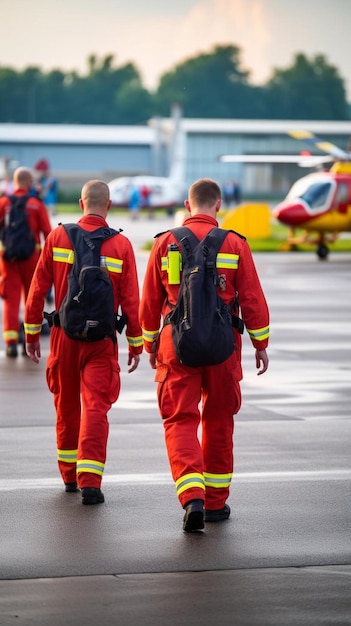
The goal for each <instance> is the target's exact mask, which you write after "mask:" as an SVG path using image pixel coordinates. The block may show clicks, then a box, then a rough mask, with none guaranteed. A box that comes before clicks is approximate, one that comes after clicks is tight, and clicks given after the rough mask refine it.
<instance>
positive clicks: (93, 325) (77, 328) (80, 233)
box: [44, 224, 120, 341]
mask: <svg viewBox="0 0 351 626" xmlns="http://www.w3.org/2000/svg"><path fill="white" fill-rule="evenodd" d="M63 227H64V229H65V231H66V233H67V235H68V236H69V238H70V241H71V243H72V245H73V248H74V262H73V267H72V270H71V272H70V273H69V275H68V289H67V293H66V295H65V297H64V299H63V301H62V304H61V306H60V309H59V311H58V313H53V314H50V315H48V314H44V316H45V317H46V319H48V321H49V324H50V319H49V317H50V316H51V317H52V318H53V319H52V322H51V324H50V325H52V323H53V324H54V325H55V326H61V327H62V328H63V330H64V331H65V333H66V335H68V337H70V338H71V339H79V340H81V341H98V340H100V339H105V338H106V337H112V339H114V331H115V329H116V327H117V325H116V319H117V318H116V312H115V310H114V297H113V287H112V283H111V280H110V278H109V276H108V271H107V268H102V267H100V248H101V244H102V242H103V241H105V240H106V239H109V238H110V237H113V236H114V235H118V234H119V232H120V231H117V230H114V229H113V228H107V227H101V228H98V229H97V230H94V231H92V232H88V231H86V230H84V229H83V228H80V226H78V225H77V224H63Z"/></svg>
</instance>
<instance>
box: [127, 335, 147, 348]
mask: <svg viewBox="0 0 351 626" xmlns="http://www.w3.org/2000/svg"><path fill="white" fill-rule="evenodd" d="M126 337H127V341H128V343H129V345H130V346H133V348H138V347H139V346H142V345H143V338H142V337H141V336H140V337H128V335H126Z"/></svg>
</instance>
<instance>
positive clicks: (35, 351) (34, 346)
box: [26, 341, 41, 363]
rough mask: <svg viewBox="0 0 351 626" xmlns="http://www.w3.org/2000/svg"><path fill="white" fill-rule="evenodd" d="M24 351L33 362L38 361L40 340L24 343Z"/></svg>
mask: <svg viewBox="0 0 351 626" xmlns="http://www.w3.org/2000/svg"><path fill="white" fill-rule="evenodd" d="M26 352H27V355H28V356H29V358H30V359H31V361H33V363H39V359H40V357H41V353H40V341H35V342H34V343H28V342H27V343H26Z"/></svg>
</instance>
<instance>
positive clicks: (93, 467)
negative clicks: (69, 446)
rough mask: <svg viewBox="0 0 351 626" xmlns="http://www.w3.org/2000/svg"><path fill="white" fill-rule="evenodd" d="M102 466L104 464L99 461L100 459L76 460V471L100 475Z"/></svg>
mask: <svg viewBox="0 0 351 626" xmlns="http://www.w3.org/2000/svg"><path fill="white" fill-rule="evenodd" d="M104 468H105V464H104V463H100V461H91V460H89V459H82V460H80V461H77V472H90V473H91V474H98V475H99V476H102V475H103V473H104Z"/></svg>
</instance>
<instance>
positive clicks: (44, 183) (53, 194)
mask: <svg viewBox="0 0 351 626" xmlns="http://www.w3.org/2000/svg"><path fill="white" fill-rule="evenodd" d="M39 185H40V196H41V198H42V199H43V202H44V203H45V206H46V208H47V210H48V211H49V214H50V215H52V216H54V215H56V212H57V190H58V181H57V178H55V176H52V175H51V174H50V172H49V170H47V171H44V172H43V174H42V176H41V177H40V179H39Z"/></svg>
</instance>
